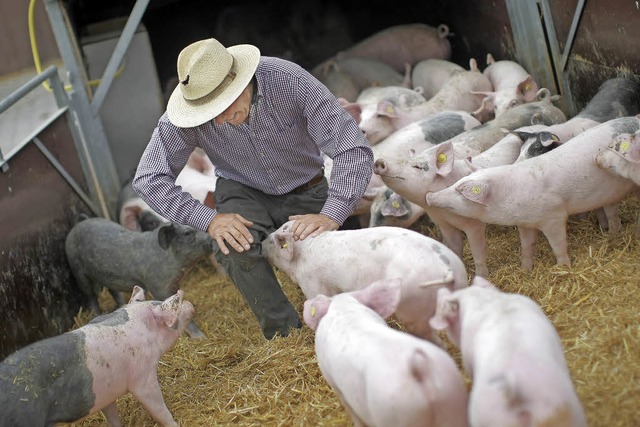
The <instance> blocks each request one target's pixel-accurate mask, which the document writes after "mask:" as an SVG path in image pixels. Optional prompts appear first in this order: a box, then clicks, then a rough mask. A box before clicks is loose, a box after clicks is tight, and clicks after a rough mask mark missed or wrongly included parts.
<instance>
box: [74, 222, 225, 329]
mask: <svg viewBox="0 0 640 427" xmlns="http://www.w3.org/2000/svg"><path fill="white" fill-rule="evenodd" d="M65 252H66V255H67V261H68V262H69V266H70V267H71V272H72V274H73V276H74V278H75V279H76V282H77V284H78V287H79V288H80V290H81V291H82V293H83V294H84V295H85V296H86V298H88V300H89V308H90V309H91V310H93V312H94V313H96V314H99V313H100V307H99V305H98V295H99V294H100V292H101V291H102V288H103V287H106V288H107V289H108V290H109V293H110V294H111V295H112V297H113V299H114V300H115V302H116V304H118V305H122V297H121V295H120V294H119V292H130V291H131V290H132V289H133V287H134V286H135V285H137V286H140V287H142V288H143V289H145V290H147V291H149V292H151V294H152V295H153V297H154V298H156V299H165V298H167V297H169V296H170V295H172V294H174V293H176V291H177V290H178V285H179V283H180V281H181V280H182V279H183V278H184V277H185V275H186V274H187V272H188V271H189V270H190V268H191V267H193V266H194V265H195V264H196V263H197V262H198V261H200V260H201V259H205V258H208V257H210V255H212V254H213V238H212V237H211V236H209V234H207V233H205V232H204V231H200V230H196V229H195V228H193V227H189V226H186V225H180V224H174V223H168V224H163V225H161V226H160V227H158V228H156V229H154V230H153V231H147V232H136V231H131V230H127V229H126V228H124V227H122V226H121V225H119V224H117V223H115V222H113V221H110V220H107V219H105V218H88V219H85V220H83V221H80V222H78V223H77V224H76V225H74V226H73V228H72V229H71V230H70V231H69V233H68V234H67V238H66V240H65ZM187 332H188V333H189V335H190V336H192V337H193V338H202V337H204V334H203V333H202V331H200V330H199V328H198V327H197V326H196V324H195V323H194V322H191V323H190V324H189V326H188V329H187Z"/></svg>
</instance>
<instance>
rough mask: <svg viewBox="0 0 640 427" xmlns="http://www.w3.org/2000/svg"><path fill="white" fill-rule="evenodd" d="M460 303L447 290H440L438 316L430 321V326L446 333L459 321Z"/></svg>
mask: <svg viewBox="0 0 640 427" xmlns="http://www.w3.org/2000/svg"><path fill="white" fill-rule="evenodd" d="M459 309H460V302H459V301H458V298H457V297H455V296H453V295H452V294H451V291H450V290H449V289H447V288H440V289H438V305H437V308H436V314H435V315H434V316H433V317H431V319H429V326H431V327H432V328H433V329H435V330H436V331H444V330H445V329H447V328H448V327H449V326H450V325H452V324H453V323H455V322H456V321H457V319H458V312H459Z"/></svg>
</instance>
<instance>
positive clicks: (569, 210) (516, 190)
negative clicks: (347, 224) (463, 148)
mask: <svg viewBox="0 0 640 427" xmlns="http://www.w3.org/2000/svg"><path fill="white" fill-rule="evenodd" d="M638 129H640V118H639V116H634V117H621V118H618V119H613V120H609V121H607V122H604V123H602V124H600V125H597V126H594V127H592V128H590V129H587V130H586V131H584V132H582V133H581V134H579V135H578V136H576V137H574V138H572V139H570V140H569V141H567V142H565V143H564V144H562V145H560V147H558V148H556V149H555V150H552V151H550V152H548V153H546V154H544V155H543V156H538V157H533V158H531V159H527V160H525V161H522V162H518V163H514V164H512V165H505V166H496V167H493V168H487V169H480V170H478V171H475V172H473V173H471V174H470V175H467V176H466V177H464V178H461V179H460V180H459V181H457V182H456V183H455V184H454V185H452V186H450V187H447V188H445V189H443V190H440V191H436V192H434V193H428V194H427V195H426V201H427V204H428V205H429V206H433V207H437V208H442V209H445V210H447V211H449V212H452V213H455V214H457V215H461V216H464V217H467V218H475V219H477V220H480V221H483V222H485V223H488V224H499V225H515V226H517V227H518V231H519V234H520V242H521V245H522V268H524V269H526V270H531V269H532V268H533V252H534V246H535V243H536V240H537V237H538V230H540V231H542V233H543V234H544V235H545V236H546V238H547V240H548V241H549V244H550V245H551V248H552V249H553V253H554V255H555V256H556V260H557V262H558V264H564V265H567V266H571V260H570V258H569V254H568V250H567V230H566V227H567V217H568V216H569V215H573V214H578V213H582V212H587V211H591V210H594V209H596V208H600V207H602V208H604V211H605V212H606V213H607V218H615V221H612V223H610V224H609V233H610V234H612V235H615V234H616V233H617V232H618V230H619V228H620V219H619V217H618V215H617V208H618V204H619V203H620V201H621V200H622V199H624V198H625V197H626V196H627V194H628V193H629V192H630V191H631V190H632V189H633V187H634V183H633V182H631V181H629V180H626V179H624V178H621V177H617V176H614V175H612V174H608V173H607V172H606V171H604V170H602V169H600V168H598V167H597V166H596V164H595V161H594V159H595V157H596V155H597V153H598V151H599V150H600V148H604V147H606V146H607V145H609V144H610V143H611V142H612V141H613V140H614V139H615V138H616V137H617V136H618V135H620V134H623V133H635V132H636V131H638ZM525 189H526V191H524V190H525ZM427 212H429V211H427Z"/></svg>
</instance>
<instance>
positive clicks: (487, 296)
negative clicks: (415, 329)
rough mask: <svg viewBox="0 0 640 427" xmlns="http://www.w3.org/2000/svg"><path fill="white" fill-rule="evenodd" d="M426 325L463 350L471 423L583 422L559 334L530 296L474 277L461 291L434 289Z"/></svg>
mask: <svg viewBox="0 0 640 427" xmlns="http://www.w3.org/2000/svg"><path fill="white" fill-rule="evenodd" d="M430 323H431V326H432V327H433V328H435V329H437V330H440V331H443V330H446V331H447V334H448V336H449V338H450V339H451V340H452V341H453V342H454V343H455V345H457V346H458V348H459V349H460V351H461V353H462V361H463V364H464V366H465V369H466V370H467V372H468V373H469V374H470V376H471V378H472V382H473V386H472V389H471V395H470V399H469V422H470V424H471V425H472V426H474V427H525V426H526V427H529V426H554V427H586V425H587V423H586V420H585V415H584V411H583V408H582V404H581V402H580V400H579V399H578V396H577V394H576V392H575V389H574V387H573V383H572V380H571V376H570V373H569V369H568V368H567V363H566V361H565V358H564V352H563V348H562V342H561V341H560V337H559V336H558V333H557V332H556V330H555V328H554V327H553V324H552V323H551V322H550V321H549V319H548V318H547V316H546V315H545V313H544V312H543V311H542V309H541V308H540V307H539V306H538V304H536V303H535V302H534V301H533V300H531V299H530V298H528V297H526V296H524V295H519V294H510V293H504V292H500V291H499V290H498V289H497V288H496V287H495V286H494V285H493V284H491V283H490V282H488V281H487V280H486V279H483V278H482V277H478V276H476V277H475V278H474V280H473V282H472V284H471V286H469V287H467V288H465V289H462V290H458V291H455V292H451V291H449V290H448V289H444V288H443V289H440V290H438V309H437V311H436V315H435V316H433V318H432V319H431V321H430Z"/></svg>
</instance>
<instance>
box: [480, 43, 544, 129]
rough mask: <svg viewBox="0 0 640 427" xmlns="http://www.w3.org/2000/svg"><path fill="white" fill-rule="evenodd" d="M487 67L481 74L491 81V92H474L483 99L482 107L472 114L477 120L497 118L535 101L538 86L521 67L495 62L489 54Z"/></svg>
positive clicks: (507, 61) (514, 63) (510, 62)
mask: <svg viewBox="0 0 640 427" xmlns="http://www.w3.org/2000/svg"><path fill="white" fill-rule="evenodd" d="M487 65H488V66H487V68H485V69H484V71H483V72H482V73H483V74H484V75H485V76H487V78H488V79H489V80H490V81H491V84H492V85H493V91H485V92H482V91H478V92H474V94H476V95H480V96H482V97H483V99H482V106H481V107H480V108H479V109H478V110H476V111H475V112H474V114H475V116H476V117H477V118H478V119H479V120H481V121H487V120H488V119H491V118H492V117H491V116H493V117H499V116H500V115H501V114H503V113H504V112H505V111H507V110H508V109H509V108H513V107H515V106H516V105H520V104H524V103H527V102H533V101H535V99H536V93H537V92H538V84H537V83H536V82H535V80H534V79H533V77H531V74H529V72H528V71H527V70H525V69H524V67H522V65H520V64H518V63H517V62H514V61H509V60H502V61H496V60H495V59H494V58H493V55H491V54H488V55H487Z"/></svg>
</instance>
